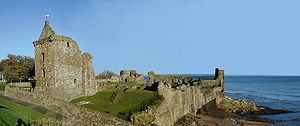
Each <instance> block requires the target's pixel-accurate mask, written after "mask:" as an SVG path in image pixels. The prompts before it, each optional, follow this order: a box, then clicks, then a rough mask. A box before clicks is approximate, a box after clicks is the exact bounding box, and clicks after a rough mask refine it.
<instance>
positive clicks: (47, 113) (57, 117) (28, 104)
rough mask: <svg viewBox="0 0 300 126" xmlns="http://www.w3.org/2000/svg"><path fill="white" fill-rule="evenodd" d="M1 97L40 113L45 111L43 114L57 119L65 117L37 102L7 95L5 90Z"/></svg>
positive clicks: (0, 94) (0, 93)
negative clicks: (36, 103) (29, 101)
mask: <svg viewBox="0 0 300 126" xmlns="http://www.w3.org/2000/svg"><path fill="white" fill-rule="evenodd" d="M0 98H3V99H6V100H9V101H12V102H15V103H17V104H20V105H22V106H25V107H28V108H31V109H33V110H36V111H38V112H40V113H43V114H45V115H47V116H49V117H52V118H55V119H57V120H59V121H61V120H62V118H63V116H62V115H61V114H59V113H54V112H53V111H50V110H49V109H46V108H44V107H42V106H38V105H35V104H31V103H28V102H24V101H21V100H18V99H14V98H11V97H7V96H5V95H4V92H3V91H0Z"/></svg>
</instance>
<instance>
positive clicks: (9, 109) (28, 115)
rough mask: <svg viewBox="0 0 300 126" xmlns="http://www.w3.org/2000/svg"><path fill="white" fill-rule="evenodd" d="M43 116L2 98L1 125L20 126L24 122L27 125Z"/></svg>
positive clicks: (0, 107) (0, 106)
mask: <svg viewBox="0 0 300 126" xmlns="http://www.w3.org/2000/svg"><path fill="white" fill-rule="evenodd" d="M42 116H43V114H41V113H39V112H37V111H34V110H32V109H30V108H27V107H24V106H22V105H19V104H16V103H14V102H11V101H8V100H5V99H2V98H0V125H1V126H5V125H12V126H13V125H18V122H19V123H20V122H23V124H24V123H25V124H26V125H28V124H29V123H32V122H33V121H34V120H36V119H38V118H40V117H42Z"/></svg>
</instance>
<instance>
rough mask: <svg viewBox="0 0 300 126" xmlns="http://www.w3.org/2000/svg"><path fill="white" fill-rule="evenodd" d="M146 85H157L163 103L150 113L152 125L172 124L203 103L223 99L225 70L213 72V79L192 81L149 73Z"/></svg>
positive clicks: (194, 111) (187, 78) (168, 125)
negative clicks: (153, 118) (152, 119)
mask: <svg viewBox="0 0 300 126" xmlns="http://www.w3.org/2000/svg"><path fill="white" fill-rule="evenodd" d="M148 75H149V78H150V80H149V82H150V83H151V84H153V86H155V85H157V91H158V94H159V95H162V96H163V97H164V98H165V100H164V101H163V102H162V103H161V104H160V106H158V108H156V109H155V110H153V111H149V113H150V114H151V115H153V116H154V117H155V121H154V122H153V124H156V125H159V126H170V125H173V124H174V123H175V122H176V121H177V120H178V119H179V118H181V117H183V116H184V115H186V114H188V113H190V114H196V112H197V110H198V109H199V108H201V107H202V106H203V105H205V104H206V103H208V102H210V101H212V100H216V102H217V103H218V102H220V101H221V100H222V99H223V98H224V71H223V70H219V69H216V71H215V79H214V80H193V78H190V77H172V76H160V75H156V74H155V73H154V72H149V73H148Z"/></svg>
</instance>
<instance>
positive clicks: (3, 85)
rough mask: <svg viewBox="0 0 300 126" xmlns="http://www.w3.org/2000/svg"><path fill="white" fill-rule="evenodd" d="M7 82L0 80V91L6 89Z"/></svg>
mask: <svg viewBox="0 0 300 126" xmlns="http://www.w3.org/2000/svg"><path fill="white" fill-rule="evenodd" d="M5 86H6V83H5V82H0V91H4V90H5Z"/></svg>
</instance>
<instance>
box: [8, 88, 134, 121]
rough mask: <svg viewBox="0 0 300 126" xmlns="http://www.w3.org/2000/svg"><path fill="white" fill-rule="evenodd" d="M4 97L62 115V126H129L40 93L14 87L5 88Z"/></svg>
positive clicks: (115, 119)
mask: <svg viewBox="0 0 300 126" xmlns="http://www.w3.org/2000/svg"><path fill="white" fill-rule="evenodd" d="M5 95H6V96H9V97H12V98H15V99H19V100H22V101H25V102H29V103H32V104H36V105H39V106H42V107H45V108H47V109H49V110H52V111H53V112H55V113H60V114H62V115H63V117H62V118H63V119H62V120H63V124H64V125H70V126H73V125H76V126H77V125H80V126H91V125H107V126H108V125H109V126H111V125H118V126H129V125H132V124H131V123H129V122H126V121H124V120H121V119H118V118H116V117H111V116H109V115H107V114H104V113H100V112H96V111H92V110H89V109H86V108H83V107H80V106H76V105H73V104H71V103H68V102H65V101H63V100H59V99H56V98H53V97H51V96H49V95H47V94H46V93H44V92H41V91H34V92H29V91H25V90H22V89H19V88H16V87H12V86H6V87H5Z"/></svg>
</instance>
